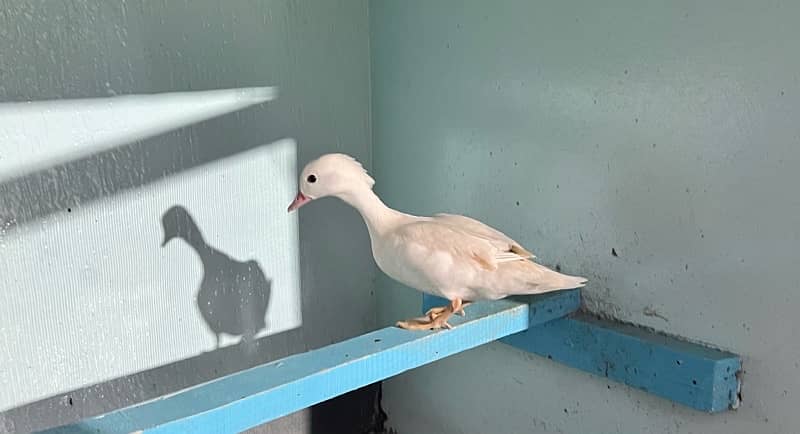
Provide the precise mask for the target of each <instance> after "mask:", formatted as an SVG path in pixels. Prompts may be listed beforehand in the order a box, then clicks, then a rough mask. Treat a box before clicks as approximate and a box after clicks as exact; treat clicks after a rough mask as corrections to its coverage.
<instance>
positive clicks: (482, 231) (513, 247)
mask: <svg viewBox="0 0 800 434" xmlns="http://www.w3.org/2000/svg"><path fill="white" fill-rule="evenodd" d="M431 219H432V220H433V221H435V222H439V223H442V224H446V225H450V226H453V227H455V228H457V229H459V230H461V231H464V232H468V233H470V234H472V235H473V236H476V237H481V238H485V239H487V240H488V241H490V242H491V243H492V244H494V245H496V246H497V247H498V248H499V249H500V250H501V251H500V252H499V253H498V255H499V256H500V257H503V258H505V259H506V260H512V261H513V260H518V259H534V258H536V256H535V255H534V254H533V253H531V252H530V251H528V250H527V249H526V248H524V247H522V245H521V244H520V243H518V242H516V241H514V240H513V239H511V237H509V236H508V235H506V234H504V233H502V232H500V231H498V230H497V229H495V228H493V227H491V226H489V225H486V224H484V223H482V222H480V221H478V220H475V219H473V218H470V217H466V216H463V215H457V214H445V213H441V214H435V215H434V216H433V217H432V218H431Z"/></svg>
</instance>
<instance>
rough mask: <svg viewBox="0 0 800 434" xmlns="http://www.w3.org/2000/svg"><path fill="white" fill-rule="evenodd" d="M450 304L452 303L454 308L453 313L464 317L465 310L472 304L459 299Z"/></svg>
mask: <svg viewBox="0 0 800 434" xmlns="http://www.w3.org/2000/svg"><path fill="white" fill-rule="evenodd" d="M450 303H452V306H453V313H455V314H456V315H461V316H464V315H466V312H464V308H465V307H467V306H469V305H470V304H471V303H472V302H471V301H467V300H462V299H460V298H457V299H455V300H453V301H451V302H450Z"/></svg>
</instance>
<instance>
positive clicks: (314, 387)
mask: <svg viewBox="0 0 800 434" xmlns="http://www.w3.org/2000/svg"><path fill="white" fill-rule="evenodd" d="M529 301H530V302H531V303H532V304H531V305H529V304H527V303H525V302H520V301H515V300H499V301H496V302H492V303H479V304H476V305H474V306H471V307H469V308H468V315H467V316H466V318H462V317H458V316H456V317H453V319H452V321H451V324H452V325H453V326H454V328H453V329H452V330H438V331H433V332H431V331H408V330H402V329H399V328H396V327H388V328H384V329H381V330H377V331H375V332H372V333H368V334H365V335H361V336H358V337H355V338H352V339H349V340H346V341H343V342H340V343H337V344H333V345H329V346H327V347H323V348H320V349H318V350H314V351H309V352H307V353H302V354H297V355H294V356H290V357H287V358H284V359H281V360H278V361H274V362H271V363H268V364H265V365H261V366H258V367H255V368H251V369H248V370H245V371H242V372H238V373H235V374H232V375H228V376H225V377H222V378H219V379H217V380H214V381H211V382H208V383H205V384H202V385H199V386H195V387H192V388H189V389H186V390H183V391H181V392H179V393H175V394H173V395H169V396H165V397H162V398H159V399H156V400H153V401H149V402H145V403H142V404H139V405H135V406H131V407H128V408H125V409H121V410H117V411H114V412H111V413H108V414H105V415H101V416H98V417H94V418H91V419H87V420H84V421H81V422H79V423H76V424H73V425H68V426H63V427H59V428H54V429H52V430H49V431H46V432H47V433H59V434H61V433H64V434H66V433H89V432H94V433H96V432H102V433H131V432H143V433H234V432H241V431H243V430H246V429H249V428H252V427H254V426H257V425H260V424H262V423H265V422H269V421H271V420H274V419H277V418H279V417H281V416H285V415H287V414H290V413H292V412H295V411H297V410H301V409H303V408H306V407H309V406H311V405H314V404H316V403H319V402H322V401H324V400H327V399H330V398H333V397H335V396H338V395H341V394H344V393H346V392H349V391H351V390H355V389H358V388H360V387H363V386H366V385H368V384H372V383H374V382H377V381H381V380H383V379H386V378H388V377H392V376H394V375H397V374H400V373H402V372H404V371H407V370H409V369H413V368H416V367H418V366H421V365H424V364H427V363H431V362H434V361H436V360H439V359H441V358H443V357H447V356H450V355H452V354H456V353H459V352H461V351H465V350H468V349H470V348H474V347H476V346H478V345H482V344H485V343H488V342H491V341H494V340H497V339H499V338H502V337H504V336H508V335H510V334H513V333H517V332H520V331H522V330H526V329H528V327H530V326H535V325H539V324H543V323H545V322H547V321H550V320H553V319H556V318H560V317H563V316H565V315H568V314H569V313H571V312H574V311H575V310H577V309H578V307H579V306H580V294H579V293H578V292H563V293H554V294H547V295H545V296H539V297H535V298H532V299H530V300H529Z"/></svg>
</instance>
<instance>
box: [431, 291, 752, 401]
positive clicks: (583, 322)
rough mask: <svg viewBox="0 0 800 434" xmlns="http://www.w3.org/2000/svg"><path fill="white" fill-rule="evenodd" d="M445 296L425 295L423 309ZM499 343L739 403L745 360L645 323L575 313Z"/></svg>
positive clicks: (653, 388) (668, 392) (662, 389)
mask: <svg viewBox="0 0 800 434" xmlns="http://www.w3.org/2000/svg"><path fill="white" fill-rule="evenodd" d="M446 303H447V300H444V299H442V298H439V297H434V296H430V295H425V296H424V297H423V303H422V304H423V311H424V310H427V309H429V308H430V307H433V306H440V305H442V304H446ZM500 342H503V343H506V344H509V345H512V346H514V347H517V348H519V349H521V350H524V351H527V352H530V353H534V354H538V355H540V356H544V357H547V358H548V359H552V360H555V361H557V362H560V363H563V364H565V365H568V366H571V367H573V368H577V369H580V370H583V371H587V372H591V373H593V374H597V375H600V376H603V377H607V378H609V379H611V380H614V381H618V382H621V383H624V384H627V385H629V386H632V387H636V388H639V389H642V390H645V391H647V392H649V393H652V394H655V395H658V396H661V397H663V398H666V399H669V400H671V401H674V402H677V403H680V404H683V405H686V406H688V407H691V408H694V409H696V410H700V411H705V412H709V413H716V412H721V411H725V410H729V409H735V408H737V407H738V406H739V404H740V393H739V392H740V388H741V381H740V378H739V372H740V371H741V368H742V360H741V357H739V356H738V355H736V354H733V353H730V352H726V351H721V350H717V349H714V348H711V347H708V346H703V345H699V344H695V343H691V342H687V341H684V340H680V339H677V338H675V337H671V336H666V335H664V334H661V333H656V332H653V331H650V330H647V329H645V328H642V327H636V326H633V325H628V324H621V323H616V322H612V321H605V320H600V319H597V318H595V317H592V316H589V315H586V314H580V313H579V314H575V315H570V316H568V317H565V318H561V319H558V320H555V321H551V322H548V323H545V324H542V325H540V326H536V327H531V328H529V329H528V330H526V331H523V332H520V333H517V334H514V335H510V336H507V337H505V338H502V339H500Z"/></svg>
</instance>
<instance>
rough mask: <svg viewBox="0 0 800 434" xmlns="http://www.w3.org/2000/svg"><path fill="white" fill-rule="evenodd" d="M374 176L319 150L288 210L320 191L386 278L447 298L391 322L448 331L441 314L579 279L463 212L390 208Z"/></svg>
mask: <svg viewBox="0 0 800 434" xmlns="http://www.w3.org/2000/svg"><path fill="white" fill-rule="evenodd" d="M374 184H375V181H374V180H373V179H372V177H370V176H369V174H367V172H366V170H364V168H363V167H362V166H361V164H360V163H359V162H358V161H356V160H355V159H354V158H353V157H350V156H348V155H345V154H326V155H323V156H321V157H319V158H318V159H316V160H314V161H312V162H310V163H308V164H307V165H306V167H305V168H303V171H302V172H301V174H300V183H299V190H300V191H299V192H298V193H297V197H295V199H294V201H293V202H292V204H291V205H289V209H288V211H289V212H291V211H294V210H296V209H298V208H300V207H301V206H303V205H305V204H306V203H308V202H310V201H312V200H315V199H319V198H322V197H326V196H334V197H338V198H339V199H341V200H343V201H345V202H346V203H348V204H350V205H351V206H352V207H354V208H355V209H356V210H358V212H359V213H360V214H361V216H362V217H363V218H364V222H365V223H366V225H367V229H368V230H369V236H370V240H371V244H372V256H373V257H374V258H375V262H376V263H377V264H378V267H379V268H380V269H381V270H382V271H383V272H384V273H386V274H387V275H388V276H389V277H391V278H393V279H395V280H397V281H399V282H401V283H403V284H404V285H407V286H410V287H412V288H415V289H417V290H420V291H423V292H427V293H428V294H433V295H436V296H439V297H444V298H446V299H448V300H450V304H449V305H447V306H443V307H438V308H433V309H431V310H429V311H428V312H427V313H426V315H425V316H424V317H420V318H414V319H411V320H407V321H400V322H398V323H397V326H398V327H401V328H405V329H413V330H423V329H438V328H441V327H445V328H450V325H449V324H448V323H447V320H448V318H449V317H450V316H451V315H452V314H454V313H456V314H461V315H463V314H464V311H463V308H464V306H466V305H467V304H468V303H470V302H474V301H478V300H496V299H500V298H504V297H506V296H509V295H516V294H540V293H544V292H550V291H558V290H562V289H572V288H580V287H582V286H584V285H585V283H586V279H584V278H583V277H576V276H568V275H565V274H561V273H558V272H555V271H553V270H551V269H549V268H547V267H545V266H543V265H540V264H537V263H535V262H533V261H532V259H534V258H535V256H534V255H533V254H532V253H530V252H529V251H527V250H526V249H525V248H523V247H522V246H521V245H520V244H519V243H517V242H516V241H514V240H512V239H511V238H509V237H507V236H506V235H505V234H503V233H501V232H500V231H498V230H496V229H493V228H491V227H489V226H487V225H485V224H483V223H481V222H479V221H477V220H474V219H471V218H469V217H464V216H460V215H453V214H436V215H434V216H433V217H418V216H413V215H409V214H405V213H402V212H399V211H396V210H393V209H391V208H389V207H388V206H386V205H385V204H384V203H383V202H382V201H381V200H380V198H378V196H377V195H376V194H375V193H374V192H373V191H372V186H373V185H374Z"/></svg>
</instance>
